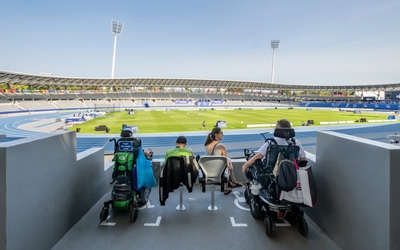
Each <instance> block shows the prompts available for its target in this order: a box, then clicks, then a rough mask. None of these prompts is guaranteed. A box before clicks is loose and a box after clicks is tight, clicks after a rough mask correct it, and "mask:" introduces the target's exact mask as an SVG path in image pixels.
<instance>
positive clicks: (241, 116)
mask: <svg viewBox="0 0 400 250" xmlns="http://www.w3.org/2000/svg"><path fill="white" fill-rule="evenodd" d="M387 117H388V114H387V113H380V112H362V113H361V114H355V113H353V112H341V111H335V110H321V109H313V110H305V109H287V108H281V109H279V108H278V109H260V110H252V109H248V110H246V109H241V110H210V109H207V110H204V109H202V110H185V111H184V110H170V111H159V110H150V109H149V110H136V112H135V113H134V114H128V112H127V111H121V112H112V113H108V114H107V115H105V116H104V117H98V118H94V119H91V120H89V121H87V122H85V123H82V124H79V125H75V126H74V127H71V128H69V129H70V130H75V129H76V128H80V133H87V134H104V133H105V131H95V127H96V126H101V125H106V126H107V127H108V128H109V129H110V131H109V133H113V134H119V133H120V131H121V129H122V124H126V125H128V126H138V130H139V131H138V133H139V134H143V133H163V132H189V131H204V130H206V131H209V130H211V129H212V128H213V127H214V126H215V125H216V123H217V121H225V122H226V127H225V128H224V130H227V129H249V128H262V127H265V128H272V127H273V126H274V124H275V123H276V121H277V120H279V119H283V118H285V119H288V120H289V121H290V122H291V123H292V124H293V126H294V127H298V126H304V125H306V124H307V121H308V120H313V121H314V125H312V124H311V126H315V125H322V126H323V125H332V124H330V123H332V122H339V124H342V125H343V123H346V124H348V125H351V122H354V123H353V124H359V123H358V122H355V121H359V120H361V118H365V119H366V120H367V121H371V120H374V121H377V120H378V121H379V120H385V119H387ZM204 121H205V127H203V122H204ZM321 122H322V124H321Z"/></svg>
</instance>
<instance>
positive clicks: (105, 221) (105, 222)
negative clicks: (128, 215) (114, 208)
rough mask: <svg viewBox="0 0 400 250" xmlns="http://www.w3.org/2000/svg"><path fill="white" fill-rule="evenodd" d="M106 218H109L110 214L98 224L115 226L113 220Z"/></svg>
mask: <svg viewBox="0 0 400 250" xmlns="http://www.w3.org/2000/svg"><path fill="white" fill-rule="evenodd" d="M108 219H110V216H108V217H107V219H106V220H103V221H102V222H101V223H100V226H109V227H113V226H115V224H116V223H115V222H108Z"/></svg>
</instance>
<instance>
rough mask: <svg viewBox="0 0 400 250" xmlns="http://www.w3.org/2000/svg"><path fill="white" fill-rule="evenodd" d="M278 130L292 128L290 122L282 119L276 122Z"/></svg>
mask: <svg viewBox="0 0 400 250" xmlns="http://www.w3.org/2000/svg"><path fill="white" fill-rule="evenodd" d="M276 128H292V125H290V122H289V121H288V120H286V119H280V120H279V121H277V122H276Z"/></svg>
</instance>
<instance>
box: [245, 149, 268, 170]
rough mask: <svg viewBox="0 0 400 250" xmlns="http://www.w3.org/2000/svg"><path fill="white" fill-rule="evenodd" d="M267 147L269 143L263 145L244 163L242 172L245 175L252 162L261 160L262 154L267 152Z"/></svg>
mask: <svg viewBox="0 0 400 250" xmlns="http://www.w3.org/2000/svg"><path fill="white" fill-rule="evenodd" d="M268 147H269V142H266V143H264V144H263V145H262V146H261V148H260V149H259V150H258V153H257V154H256V155H254V156H253V157H251V158H250V159H249V160H248V161H247V162H245V163H244V164H243V166H242V172H243V173H245V171H246V169H247V168H248V167H249V166H250V165H251V164H254V162H255V161H256V160H257V159H262V158H263V157H264V154H263V153H262V152H265V153H266V152H267V149H268Z"/></svg>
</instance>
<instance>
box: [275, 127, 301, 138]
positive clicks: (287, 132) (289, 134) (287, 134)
mask: <svg viewBox="0 0 400 250" xmlns="http://www.w3.org/2000/svg"><path fill="white" fill-rule="evenodd" d="M295 135H296V133H295V132H294V129H292V128H276V129H275V131H274V136H275V137H279V138H285V139H289V138H293V137H295Z"/></svg>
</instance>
